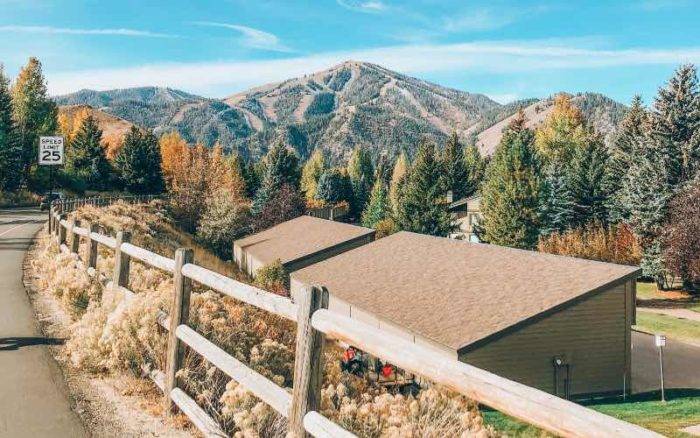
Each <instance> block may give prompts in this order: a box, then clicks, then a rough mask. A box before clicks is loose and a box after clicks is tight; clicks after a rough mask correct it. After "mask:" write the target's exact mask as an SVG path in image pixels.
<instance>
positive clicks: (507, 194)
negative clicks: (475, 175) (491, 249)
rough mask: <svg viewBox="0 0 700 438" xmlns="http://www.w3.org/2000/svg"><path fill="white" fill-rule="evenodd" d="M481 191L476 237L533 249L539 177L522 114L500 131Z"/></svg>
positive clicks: (535, 241) (536, 226)
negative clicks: (480, 211)
mask: <svg viewBox="0 0 700 438" xmlns="http://www.w3.org/2000/svg"><path fill="white" fill-rule="evenodd" d="M481 191H482V199H481V210H482V214H483V220H482V222H481V224H480V225H479V228H478V234H479V238H480V239H481V240H482V241H485V242H488V243H492V244H496V245H503V246H510V247H515V248H528V249H529V248H534V247H535V245H536V244H537V239H538V236H539V231H540V221H539V204H540V196H541V195H542V194H541V192H542V177H541V175H540V163H539V159H538V157H537V154H536V152H535V149H534V134H533V132H532V131H531V130H530V129H527V128H526V127H525V119H524V117H523V116H522V115H521V116H519V117H516V118H515V119H514V120H513V121H512V122H511V124H510V125H509V126H508V128H507V129H506V131H505V132H504V134H503V137H502V139H501V143H500V144H499V145H498V147H497V149H496V152H495V154H494V156H493V158H492V160H491V163H490V165H489V168H488V169H487V170H486V177H485V180H484V184H483V187H482V189H481Z"/></svg>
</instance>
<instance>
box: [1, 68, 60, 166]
mask: <svg viewBox="0 0 700 438" xmlns="http://www.w3.org/2000/svg"><path fill="white" fill-rule="evenodd" d="M12 105H13V111H14V119H15V123H16V126H17V132H18V135H19V141H20V144H21V146H22V168H23V171H24V175H23V176H24V177H25V178H27V177H28V176H29V170H30V167H31V166H32V163H34V162H35V161H36V154H37V148H38V145H39V136H41V135H53V134H54V133H55V132H56V130H57V128H58V122H57V114H58V109H57V107H56V104H55V103H54V102H53V101H52V100H51V99H49V97H48V92H47V90H46V83H45V81H44V75H43V73H42V71H41V63H40V62H39V60H38V59H36V58H29V62H28V63H27V65H26V66H25V67H24V68H22V70H20V72H19V75H18V76H17V80H16V81H15V84H14V86H13V87H12Z"/></svg>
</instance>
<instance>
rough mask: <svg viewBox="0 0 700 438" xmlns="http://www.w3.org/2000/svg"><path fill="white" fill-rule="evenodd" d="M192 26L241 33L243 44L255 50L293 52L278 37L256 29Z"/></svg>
mask: <svg viewBox="0 0 700 438" xmlns="http://www.w3.org/2000/svg"><path fill="white" fill-rule="evenodd" d="M192 24H194V25H197V26H209V27H221V28H224V29H231V30H235V31H237V32H239V33H240V34H241V36H242V38H241V42H242V44H243V45H244V46H246V47H250V48H253V49H263V50H271V51H275V52H291V51H292V50H291V49H290V48H289V47H287V46H285V45H284V44H282V43H281V41H280V39H279V38H278V37H277V35H274V34H271V33H269V32H265V31H262V30H259V29H254V28H252V27H248V26H242V25H240V24H229V23H216V22H212V21H195V22H193V23H192Z"/></svg>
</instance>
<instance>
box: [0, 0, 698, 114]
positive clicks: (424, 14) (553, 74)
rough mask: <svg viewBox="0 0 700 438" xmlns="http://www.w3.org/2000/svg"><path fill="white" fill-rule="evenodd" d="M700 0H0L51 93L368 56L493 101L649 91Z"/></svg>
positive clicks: (7, 54)
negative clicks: (41, 68)
mask: <svg viewBox="0 0 700 438" xmlns="http://www.w3.org/2000/svg"><path fill="white" fill-rule="evenodd" d="M699 22H700V0H637V1H613V0H609V1H543V0H542V1H526V0H521V1H505V0H503V1H499V0H493V1H471V0H461V1H456V0H455V1H452V0H450V1H439V0H412V1H398V0H315V1H311V0H307V1H302V0H289V1H281V0H276V1H272V0H250V1H246V0H228V1H212V0H198V1H182V0H170V1H147V0H142V1H131V0H120V1H110V2H107V1H97V0H93V1H82V0H71V1H59V0H54V1H49V0H0V41H1V42H2V43H0V62H2V63H4V64H5V67H6V69H7V71H8V73H9V74H10V75H14V74H16V72H17V71H18V69H19V68H20V66H21V65H22V64H23V63H25V62H26V59H27V58H28V57H29V56H37V57H39V58H40V59H41V60H42V62H43V64H44V70H45V73H46V76H47V79H48V82H49V89H50V91H51V93H53V94H60V93H67V92H71V91H76V90H78V89H81V88H93V89H110V88H122V87H131V86H142V85H158V86H170V87H173V88H179V89H182V90H185V91H189V92H193V93H197V94H201V95H205V96H209V97H223V96H226V95H229V94H232V93H235V92H237V91H241V90H244V89H246V88H248V87H251V86H255V85H261V84H263V83H266V82H272V81H278V80H283V79H287V78H290V77H295V76H299V75H303V74H305V73H310V72H313V71H317V70H321V69H324V68H328V67H330V66H332V65H334V64H337V63H339V62H342V61H343V60H346V59H354V60H359V61H369V62H375V63H377V64H380V65H383V66H385V67H387V68H390V69H394V70H397V71H400V72H403V73H406V74H409V75H412V76H416V77H420V78H423V79H426V80H430V81H433V82H436V83H439V84H441V85H446V86H451V87H455V88H458V89H461V90H466V91H470V92H478V93H484V94H487V95H488V96H490V97H492V98H494V99H495V100H498V101H500V102H507V101H510V100H513V99H518V98H525V97H543V96H547V95H550V94H552V93H555V92H558V91H562V90H563V91H569V92H577V91H597V92H601V93H604V94H607V95H609V96H611V97H613V98H615V99H617V100H619V101H622V102H628V101H629V100H630V99H631V97H632V96H633V95H634V94H636V93H640V94H642V96H643V97H644V98H645V100H646V101H647V102H650V101H651V100H652V98H653V96H654V95H655V94H656V89H657V88H658V87H659V86H661V85H662V84H663V83H664V81H665V80H667V79H668V77H669V76H670V75H671V74H672V73H673V70H674V69H675V67H676V66H677V65H678V64H680V63H682V62H694V63H700V32H698V31H697V29H698V23H699Z"/></svg>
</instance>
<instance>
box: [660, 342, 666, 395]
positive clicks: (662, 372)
mask: <svg viewBox="0 0 700 438" xmlns="http://www.w3.org/2000/svg"><path fill="white" fill-rule="evenodd" d="M659 371H660V372H661V401H662V402H665V401H666V393H665V391H664V347H659Z"/></svg>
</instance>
